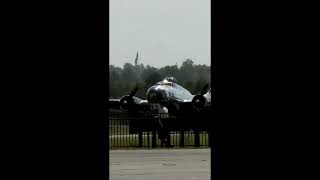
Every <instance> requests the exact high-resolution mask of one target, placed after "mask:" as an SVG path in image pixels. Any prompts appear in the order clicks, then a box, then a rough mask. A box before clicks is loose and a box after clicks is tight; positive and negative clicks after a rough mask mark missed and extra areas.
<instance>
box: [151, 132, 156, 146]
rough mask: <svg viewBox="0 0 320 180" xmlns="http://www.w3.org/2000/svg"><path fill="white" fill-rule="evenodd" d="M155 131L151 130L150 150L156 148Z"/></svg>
mask: <svg viewBox="0 0 320 180" xmlns="http://www.w3.org/2000/svg"><path fill="white" fill-rule="evenodd" d="M156 135H157V134H156V130H154V129H153V130H152V142H151V143H152V148H156V146H157V137H156Z"/></svg>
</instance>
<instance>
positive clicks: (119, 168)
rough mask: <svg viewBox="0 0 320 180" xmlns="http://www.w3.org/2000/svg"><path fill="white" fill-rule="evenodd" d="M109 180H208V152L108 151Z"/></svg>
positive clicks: (191, 150) (208, 150)
mask: <svg viewBox="0 0 320 180" xmlns="http://www.w3.org/2000/svg"><path fill="white" fill-rule="evenodd" d="M109 152H110V154H109V157H110V158H109V160H110V166H109V167H110V179H111V180H124V179H130V180H150V179H152V180H164V179H168V180H171V179H172V180H173V179H177V180H187V179H188V180H209V179H211V178H210V176H211V173H210V159H211V158H210V149H156V150H110V151H109Z"/></svg>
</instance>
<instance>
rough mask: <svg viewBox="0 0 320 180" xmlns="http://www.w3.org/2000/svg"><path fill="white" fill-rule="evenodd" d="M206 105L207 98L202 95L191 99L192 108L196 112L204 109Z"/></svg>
mask: <svg viewBox="0 0 320 180" xmlns="http://www.w3.org/2000/svg"><path fill="white" fill-rule="evenodd" d="M207 104H208V98H207V97H206V96H203V95H195V96H194V97H193V99H192V106H193V108H195V109H196V110H197V111H200V110H202V109H204V108H205V107H206V106H207Z"/></svg>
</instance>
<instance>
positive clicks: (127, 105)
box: [120, 85, 138, 110]
mask: <svg viewBox="0 0 320 180" xmlns="http://www.w3.org/2000/svg"><path fill="white" fill-rule="evenodd" d="M137 91H138V86H137V85H136V87H135V88H134V89H133V90H132V91H131V92H130V94H129V95H125V96H123V97H122V98H121V100H120V106H121V108H123V109H125V110H129V109H132V108H133V107H134V105H135V104H134V100H133V96H134V95H135V94H136V93H137Z"/></svg>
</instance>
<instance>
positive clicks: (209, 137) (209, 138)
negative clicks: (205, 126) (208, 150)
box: [208, 131, 212, 147]
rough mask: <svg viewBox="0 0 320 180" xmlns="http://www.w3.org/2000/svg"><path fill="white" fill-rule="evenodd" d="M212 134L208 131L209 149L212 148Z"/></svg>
mask: <svg viewBox="0 0 320 180" xmlns="http://www.w3.org/2000/svg"><path fill="white" fill-rule="evenodd" d="M211 140H212V139H211V132H210V131H208V141H209V147H211V145H212V144H211Z"/></svg>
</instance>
